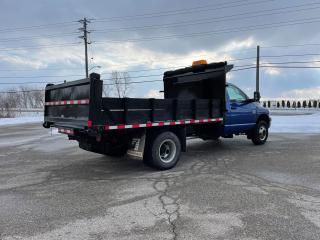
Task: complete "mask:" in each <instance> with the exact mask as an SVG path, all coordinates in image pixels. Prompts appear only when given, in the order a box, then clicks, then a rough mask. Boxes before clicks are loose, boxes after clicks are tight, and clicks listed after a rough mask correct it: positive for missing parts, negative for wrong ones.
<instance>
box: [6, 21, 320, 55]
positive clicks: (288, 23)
mask: <svg viewBox="0 0 320 240" xmlns="http://www.w3.org/2000/svg"><path fill="white" fill-rule="evenodd" d="M297 21H302V22H297ZM316 22H320V19H319V18H305V19H298V20H291V21H284V22H277V23H269V24H259V25H251V26H244V27H240V28H229V29H224V30H218V31H206V32H194V33H189V34H180V35H179V34H176V35H167V36H155V37H150V38H136V39H122V40H106V41H96V42H95V43H96V44H105V43H108V42H113V43H122V42H124V41H126V42H138V41H155V40H166V39H172V38H178V37H183V38H187V37H188V38H190V37H205V36H210V35H219V34H227V33H234V32H243V31H252V30H262V29H268V28H279V27H287V26H294V25H301V24H311V23H316ZM276 24H278V25H276ZM78 44H79V43H61V44H50V45H36V46H23V47H18V48H0V51H13V50H27V49H39V48H43V47H46V48H53V47H63V46H75V45H78Z"/></svg>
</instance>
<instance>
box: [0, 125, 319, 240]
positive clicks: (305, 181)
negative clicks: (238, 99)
mask: <svg viewBox="0 0 320 240" xmlns="http://www.w3.org/2000/svg"><path fill="white" fill-rule="evenodd" d="M141 238H144V239H244V240H253V239H308V240H309V239H320V135H305V134H285V133H281V134H275V133H273V134H271V136H270V140H269V142H268V143H267V144H266V145H264V146H254V145H253V144H252V143H251V142H250V141H248V140H247V139H246V138H245V137H238V138H234V139H222V140H221V141H202V140H198V139H195V140H190V141H189V142H188V152H187V153H183V154H182V156H181V160H180V162H179V163H178V165H177V166H176V167H175V168H174V169H172V170H170V171H163V172H159V171H154V170H153V169H150V168H148V167H146V166H144V165H143V164H142V163H141V162H140V161H137V160H132V159H127V158H121V159H117V158H111V157H105V156H102V155H98V154H94V153H89V152H86V151H83V150H81V149H79V148H78V147H77V143H76V142H73V141H68V140H67V137H66V136H65V135H60V134H55V133H54V134H52V135H51V134H50V131H48V130H47V129H43V128H42V127H41V125H40V124H38V125H37V124H31V125H26V126H23V127H21V126H10V127H9V126H8V127H0V239H3V240H13V239H37V240H38V239H39V240H44V239H77V240H78V239H97V240H98V239H141Z"/></svg>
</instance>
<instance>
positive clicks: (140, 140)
mask: <svg viewBox="0 0 320 240" xmlns="http://www.w3.org/2000/svg"><path fill="white" fill-rule="evenodd" d="M145 142H146V131H145V130H143V131H140V132H138V133H136V134H135V135H134V136H133V137H132V140H131V142H130V144H129V148H128V151H127V154H128V155H129V156H130V157H132V158H135V159H139V160H142V159H143V153H144V147H145Z"/></svg>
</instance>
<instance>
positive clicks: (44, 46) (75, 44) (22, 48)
mask: <svg viewBox="0 0 320 240" xmlns="http://www.w3.org/2000/svg"><path fill="white" fill-rule="evenodd" d="M79 44H80V42H74V43H60V44H45V45H35V46H34V45H32V46H23V47H17V48H0V51H1V52H3V51H15V50H28V49H41V48H59V47H66V46H79Z"/></svg>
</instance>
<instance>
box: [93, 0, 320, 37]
mask: <svg viewBox="0 0 320 240" xmlns="http://www.w3.org/2000/svg"><path fill="white" fill-rule="evenodd" d="M319 4H320V3H319V2H314V3H309V4H300V5H294V6H288V7H282V8H273V9H266V10H261V11H251V12H244V13H240V14H231V15H225V16H220V17H210V18H203V19H197V20H196V21H194V20H192V21H180V22H174V23H170V24H153V25H145V26H137V27H124V28H111V29H104V30H94V31H93V32H96V33H105V32H107V33H110V32H118V31H127V30H144V29H153V28H155V27H156V28H157V29H162V28H165V29H166V28H170V27H180V26H191V25H199V24H206V23H214V22H226V21H233V20H241V19H247V18H254V17H261V16H270V15H276V14H282V13H291V12H301V11H306V10H314V9H318V8H320V7H310V5H319ZM303 6H309V7H308V8H304V9H296V10H290V11H288V9H292V8H298V7H303ZM279 10H286V11H281V12H275V13H273V11H279ZM264 12H271V13H265V14H257V13H264ZM250 14H255V15H253V16H248V15H250ZM237 16H243V17H240V18H235V17H237ZM225 18H231V19H225Z"/></svg>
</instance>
